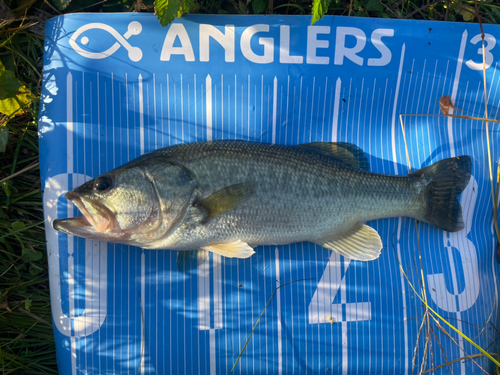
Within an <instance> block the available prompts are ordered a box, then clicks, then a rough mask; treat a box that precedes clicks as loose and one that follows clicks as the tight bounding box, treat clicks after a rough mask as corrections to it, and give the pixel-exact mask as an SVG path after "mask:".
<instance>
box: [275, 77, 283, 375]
mask: <svg viewBox="0 0 500 375" xmlns="http://www.w3.org/2000/svg"><path fill="white" fill-rule="evenodd" d="M275 82H276V80H275ZM274 256H275V260H276V288H278V287H279V286H280V258H279V251H278V248H275V250H274ZM280 290H281V289H277V290H276V305H277V307H276V315H277V318H278V322H277V324H278V374H279V375H281V373H282V372H283V342H282V340H281V294H280Z"/></svg>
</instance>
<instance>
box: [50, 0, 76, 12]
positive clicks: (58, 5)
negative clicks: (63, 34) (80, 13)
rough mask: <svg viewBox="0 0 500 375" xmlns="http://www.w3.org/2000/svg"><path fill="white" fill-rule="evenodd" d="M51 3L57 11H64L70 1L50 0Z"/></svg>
mask: <svg viewBox="0 0 500 375" xmlns="http://www.w3.org/2000/svg"><path fill="white" fill-rule="evenodd" d="M52 2H53V3H54V5H55V6H56V8H57V9H59V10H64V9H66V8H67V7H68V5H69V4H70V3H71V0H52Z"/></svg>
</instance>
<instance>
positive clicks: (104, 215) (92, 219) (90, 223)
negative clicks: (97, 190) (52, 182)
mask: <svg viewBox="0 0 500 375" xmlns="http://www.w3.org/2000/svg"><path fill="white" fill-rule="evenodd" d="M64 197H65V198H66V199H67V200H69V201H71V202H73V204H74V205H75V206H76V207H77V208H78V209H79V210H80V212H81V213H82V214H83V216H79V217H73V218H68V219H57V220H54V224H53V226H54V229H56V230H59V231H62V232H66V233H69V232H70V231H71V229H75V228H85V227H92V228H93V229H94V230H95V231H96V232H98V233H101V232H104V231H105V230H107V229H111V227H112V224H113V223H114V220H113V214H112V213H111V212H110V211H109V209H107V208H106V207H104V206H102V205H98V204H96V203H95V202H92V203H87V204H85V203H84V201H83V200H82V199H81V198H80V197H79V196H78V195H77V194H75V193H74V192H72V191H70V192H68V193H66V195H65V196H64ZM89 210H91V211H92V213H93V214H91V213H90V212H89ZM88 229H90V228H88Z"/></svg>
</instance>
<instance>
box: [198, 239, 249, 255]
mask: <svg viewBox="0 0 500 375" xmlns="http://www.w3.org/2000/svg"><path fill="white" fill-rule="evenodd" d="M200 250H206V251H211V252H212V253H214V254H219V255H222V256H224V257H226V258H240V259H245V258H249V257H251V256H252V255H253V254H255V251H254V250H253V249H252V248H251V247H250V246H248V244H247V243H246V242H243V241H239V240H238V241H233V242H226V243H218V244H214V245H208V246H203V247H202V248H201V249H200Z"/></svg>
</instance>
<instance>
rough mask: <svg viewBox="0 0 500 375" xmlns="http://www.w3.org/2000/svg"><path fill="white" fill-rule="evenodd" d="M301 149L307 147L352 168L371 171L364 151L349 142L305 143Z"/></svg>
mask: <svg viewBox="0 0 500 375" xmlns="http://www.w3.org/2000/svg"><path fill="white" fill-rule="evenodd" d="M299 147H307V148H312V149H315V150H319V151H322V152H324V153H327V154H330V155H332V156H334V157H336V158H337V159H340V160H342V161H343V162H344V163H346V164H349V165H350V166H351V167H354V168H358V169H361V170H363V171H369V170H370V163H369V162H368V158H367V157H366V155H365V153H364V151H363V150H362V149H360V148H359V147H358V146H356V145H353V144H352V143H347V142H336V143H335V142H312V143H304V144H301V145H299Z"/></svg>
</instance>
